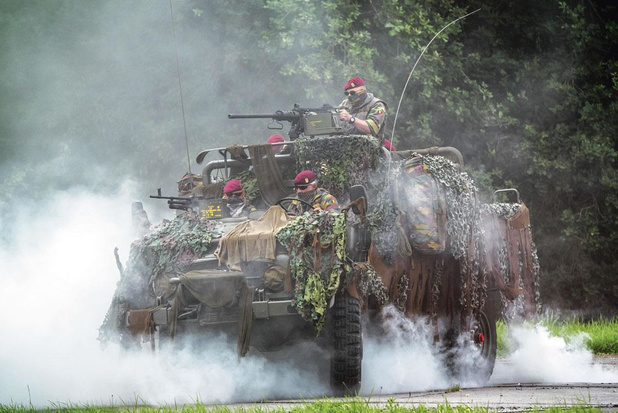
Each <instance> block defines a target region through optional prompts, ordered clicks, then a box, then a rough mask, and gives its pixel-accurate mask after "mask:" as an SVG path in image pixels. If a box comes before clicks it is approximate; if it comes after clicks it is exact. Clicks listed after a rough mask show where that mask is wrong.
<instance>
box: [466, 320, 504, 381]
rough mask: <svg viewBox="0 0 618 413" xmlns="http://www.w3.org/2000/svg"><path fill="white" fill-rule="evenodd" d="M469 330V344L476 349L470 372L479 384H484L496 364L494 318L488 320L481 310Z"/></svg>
mask: <svg viewBox="0 0 618 413" xmlns="http://www.w3.org/2000/svg"><path fill="white" fill-rule="evenodd" d="M470 332H471V340H470V344H471V346H472V347H473V348H474V349H475V350H476V351H475V357H474V362H473V365H472V369H471V373H472V374H473V375H474V378H475V379H476V381H478V383H479V384H481V385H485V384H486V383H487V382H488V381H489V378H490V377H491V374H492V373H493V371H494V366H495V364H496V352H497V349H498V335H497V333H496V320H495V319H494V320H493V321H490V319H489V317H487V315H486V314H485V313H484V312H483V311H481V312H480V313H479V315H478V316H476V317H475V318H474V320H473V321H472V325H471V328H470Z"/></svg>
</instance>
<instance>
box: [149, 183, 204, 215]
mask: <svg viewBox="0 0 618 413" xmlns="http://www.w3.org/2000/svg"><path fill="white" fill-rule="evenodd" d="M150 197H151V198H155V199H167V206H168V207H169V209H182V210H185V211H186V210H188V209H189V208H190V207H191V203H192V202H193V198H191V197H183V196H162V195H161V188H158V189H157V195H150Z"/></svg>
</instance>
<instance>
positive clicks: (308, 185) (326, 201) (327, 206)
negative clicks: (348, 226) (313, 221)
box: [289, 170, 341, 215]
mask: <svg viewBox="0 0 618 413" xmlns="http://www.w3.org/2000/svg"><path fill="white" fill-rule="evenodd" d="M294 188H295V189H296V195H297V196H298V199H300V200H302V201H305V202H307V203H309V204H311V205H312V206H313V210H314V211H316V210H320V209H321V210H324V211H329V212H332V213H337V212H339V211H340V210H341V207H339V203H338V202H337V198H335V197H334V196H332V195H331V194H330V192H328V191H327V190H326V189H324V188H318V181H317V179H316V177H315V174H314V173H313V171H309V170H306V171H302V172H300V173H299V174H298V175H296V178H295V179H294ZM306 209H307V206H306V205H305V204H303V203H301V202H298V201H293V202H292V204H291V205H290V210H289V212H290V213H292V214H296V215H299V214H300V213H302V212H303V211H304V210H306Z"/></svg>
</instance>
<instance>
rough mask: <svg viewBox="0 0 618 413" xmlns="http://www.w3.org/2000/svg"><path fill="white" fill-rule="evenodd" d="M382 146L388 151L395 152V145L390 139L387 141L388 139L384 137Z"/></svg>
mask: <svg viewBox="0 0 618 413" xmlns="http://www.w3.org/2000/svg"><path fill="white" fill-rule="evenodd" d="M382 146H384V147H385V148H386V149H388V150H389V151H390V152H395V150H396V149H395V145H393V144H392V143H391V141H389V140H388V139H384V143H383V144H382Z"/></svg>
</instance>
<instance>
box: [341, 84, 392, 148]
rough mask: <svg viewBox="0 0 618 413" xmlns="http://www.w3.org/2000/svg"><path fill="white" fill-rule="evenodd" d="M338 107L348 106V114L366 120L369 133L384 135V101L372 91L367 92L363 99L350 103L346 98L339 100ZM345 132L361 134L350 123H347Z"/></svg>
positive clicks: (380, 136)
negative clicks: (353, 103)
mask: <svg viewBox="0 0 618 413" xmlns="http://www.w3.org/2000/svg"><path fill="white" fill-rule="evenodd" d="M340 107H343V108H348V112H349V113H350V115H352V116H354V117H355V118H357V119H362V120H364V121H367V125H369V129H370V130H371V135H373V136H376V137H379V138H382V137H383V135H384V126H385V125H386V103H385V102H384V101H383V100H380V99H378V98H376V97H375V96H373V93H367V96H366V97H365V99H364V100H363V101H362V102H360V103H357V104H356V105H352V104H351V103H350V101H349V100H348V99H346V100H344V101H343V102H341V105H340ZM346 133H348V134H351V135H363V134H364V133H362V132H360V131H359V130H358V129H356V128H355V127H354V126H352V125H348V130H346Z"/></svg>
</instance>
